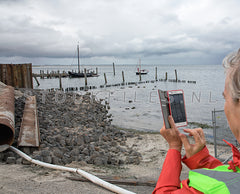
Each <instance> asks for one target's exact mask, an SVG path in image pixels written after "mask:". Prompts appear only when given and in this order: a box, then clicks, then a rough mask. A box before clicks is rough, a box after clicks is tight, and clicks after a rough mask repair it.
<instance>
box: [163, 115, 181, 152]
mask: <svg viewBox="0 0 240 194" xmlns="http://www.w3.org/2000/svg"><path fill="white" fill-rule="evenodd" d="M168 120H169V123H170V126H171V128H170V129H166V128H165V125H163V127H162V129H160V134H161V135H162V136H163V137H164V139H166V141H167V142H168V145H169V149H176V150H178V151H179V152H181V149H182V141H181V139H180V136H179V135H180V132H179V131H178V129H177V127H176V125H175V123H174V120H173V118H172V116H169V117H168Z"/></svg>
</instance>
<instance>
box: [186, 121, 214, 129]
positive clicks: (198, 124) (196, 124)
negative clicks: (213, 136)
mask: <svg viewBox="0 0 240 194" xmlns="http://www.w3.org/2000/svg"><path fill="white" fill-rule="evenodd" d="M188 124H189V125H194V126H196V127H200V128H203V129H213V126H212V125H208V124H204V123H198V122H188Z"/></svg>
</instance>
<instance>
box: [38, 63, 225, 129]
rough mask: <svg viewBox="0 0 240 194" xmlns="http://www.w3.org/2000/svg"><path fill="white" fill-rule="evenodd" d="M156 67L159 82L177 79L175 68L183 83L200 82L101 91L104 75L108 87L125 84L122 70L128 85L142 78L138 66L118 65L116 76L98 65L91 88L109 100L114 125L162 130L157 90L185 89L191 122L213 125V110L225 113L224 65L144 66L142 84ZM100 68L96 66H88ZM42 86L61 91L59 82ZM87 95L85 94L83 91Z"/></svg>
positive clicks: (80, 82)
mask: <svg viewBox="0 0 240 194" xmlns="http://www.w3.org/2000/svg"><path fill="white" fill-rule="evenodd" d="M155 67H157V71H158V79H160V78H162V79H163V78H165V72H168V79H174V78H175V71H174V70H175V69H176V70H177V72H178V79H179V80H186V81H188V80H190V81H196V84H192V83H175V82H154V83H144V84H138V85H137V86H135V85H134V86H121V87H120V86H119V87H110V88H103V89H100V87H99V86H100V85H104V84H105V80H104V76H103V74H104V73H106V75H107V81H108V84H116V83H122V71H124V76H125V82H138V81H139V76H137V75H135V71H136V65H115V69H116V75H115V76H114V75H113V67H112V65H98V66H97V68H98V73H99V74H100V76H99V77H92V78H88V85H89V86H97V88H98V89H95V90H91V91H90V92H92V93H93V94H94V95H95V96H96V98H98V99H100V98H102V99H105V100H106V101H107V102H109V103H110V107H111V109H110V113H111V114H112V115H113V124H116V125H118V126H120V127H125V128H134V129H138V130H153V131H158V130H159V129H160V128H161V126H162V124H163V121H162V115H161V109H160V103H159V98H158V95H157V89H162V90H175V89H183V90H184V95H185V103H186V111H187V118H188V121H190V122H199V123H205V124H209V125H211V124H212V110H213V109H217V110H222V109H223V106H224V99H223V97H222V92H223V89H224V79H225V78H224V77H225V76H224V69H223V67H222V66H221V65H142V69H148V70H149V73H148V75H142V81H147V80H154V79H155ZM85 68H92V69H93V70H95V69H96V66H94V67H93V66H85ZM40 70H44V71H45V72H46V71H47V70H48V71H52V70H54V71H56V70H60V72H62V71H69V70H76V67H75V66H40V67H33V72H34V73H39V71H40ZM39 82H40V86H39V87H37V84H36V83H35V81H34V88H41V89H48V88H58V87H59V80H58V79H44V80H43V79H39ZM62 84H63V87H64V88H68V87H81V86H84V79H83V78H62ZM82 93H83V92H82Z"/></svg>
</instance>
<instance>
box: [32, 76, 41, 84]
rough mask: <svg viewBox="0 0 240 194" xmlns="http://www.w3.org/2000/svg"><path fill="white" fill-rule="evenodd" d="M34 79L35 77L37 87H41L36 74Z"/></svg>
mask: <svg viewBox="0 0 240 194" xmlns="http://www.w3.org/2000/svg"><path fill="white" fill-rule="evenodd" d="M33 77H34V79H35V81H36V82H37V85H38V86H40V83H39V81H38V79H37V77H36V75H35V74H33Z"/></svg>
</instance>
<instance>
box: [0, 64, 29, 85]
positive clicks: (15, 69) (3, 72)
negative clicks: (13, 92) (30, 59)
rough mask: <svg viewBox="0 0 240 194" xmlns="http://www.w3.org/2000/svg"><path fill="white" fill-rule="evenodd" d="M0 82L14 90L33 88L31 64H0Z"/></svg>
mask: <svg viewBox="0 0 240 194" xmlns="http://www.w3.org/2000/svg"><path fill="white" fill-rule="evenodd" d="M0 81H1V82H3V83H5V84H6V85H10V86H13V87H15V88H33V81H32V63H25V64H0Z"/></svg>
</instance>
